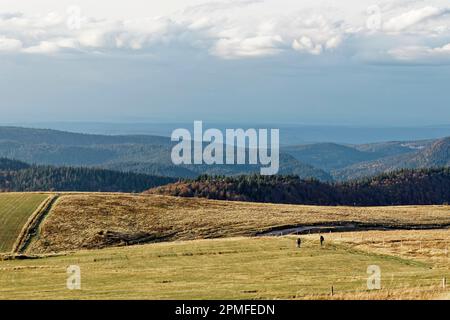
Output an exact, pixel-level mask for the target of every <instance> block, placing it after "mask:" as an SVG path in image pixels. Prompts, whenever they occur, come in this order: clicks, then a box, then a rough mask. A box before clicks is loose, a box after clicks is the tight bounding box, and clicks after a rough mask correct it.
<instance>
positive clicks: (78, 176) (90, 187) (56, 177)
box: [0, 159, 176, 192]
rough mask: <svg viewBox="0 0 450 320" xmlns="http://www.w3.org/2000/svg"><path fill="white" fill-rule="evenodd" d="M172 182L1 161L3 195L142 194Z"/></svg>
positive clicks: (114, 173) (98, 170)
mask: <svg viewBox="0 0 450 320" xmlns="http://www.w3.org/2000/svg"><path fill="white" fill-rule="evenodd" d="M174 181H176V179H173V178H165V177H158V176H151V175H145V174H136V173H125V172H117V171H111V170H103V169H92V168H78V167H53V166H30V165H27V164H26V163H23V162H20V161H15V160H9V159H0V191H86V192H89V191H104V192H142V191H143V190H147V189H148V188H152V187H156V186H160V185H163V184H167V183H171V182H174Z"/></svg>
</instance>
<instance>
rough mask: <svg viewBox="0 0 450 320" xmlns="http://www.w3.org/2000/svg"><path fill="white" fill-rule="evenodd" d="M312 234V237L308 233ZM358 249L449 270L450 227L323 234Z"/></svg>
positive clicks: (327, 237)
mask: <svg viewBox="0 0 450 320" xmlns="http://www.w3.org/2000/svg"><path fill="white" fill-rule="evenodd" d="M307 237H312V236H309V235H308V236H307ZM325 238H326V239H327V240H329V241H332V242H333V243H346V244H349V245H351V246H352V247H353V248H355V249H358V250H364V251H368V252H371V253H378V254H388V255H393V256H397V257H401V258H405V259H414V260H417V261H424V262H427V263H432V264H433V265H434V266H435V267H446V268H448V269H450V258H449V255H450V253H449V249H450V229H442V230H395V231H394V230H393V231H365V232H343V233H333V234H328V235H325Z"/></svg>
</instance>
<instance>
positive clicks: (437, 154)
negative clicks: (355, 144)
mask: <svg viewBox="0 0 450 320" xmlns="http://www.w3.org/2000/svg"><path fill="white" fill-rule="evenodd" d="M448 166H450V137H447V138H443V139H438V140H436V141H433V142H431V143H430V142H428V143H427V144H426V145H425V146H423V148H418V149H413V151H412V152H410V153H402V154H398V155H391V156H387V157H383V158H379V159H376V160H373V161H365V162H360V163H356V164H353V165H351V166H348V167H345V168H341V169H337V170H335V171H333V172H332V175H333V176H334V177H335V178H336V179H338V180H351V179H359V178H363V177H367V176H373V175H377V174H380V173H386V172H390V171H395V170H398V169H402V168H407V169H419V168H438V167H448Z"/></svg>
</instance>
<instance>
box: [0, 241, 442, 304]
mask: <svg viewBox="0 0 450 320" xmlns="http://www.w3.org/2000/svg"><path fill="white" fill-rule="evenodd" d="M334 236H338V235H334ZM410 236H411V235H410V234H409V235H405V237H410ZM318 238H319V236H318V235H308V236H305V237H304V239H303V240H304V241H303V244H302V247H301V248H300V249H298V248H296V237H294V236H287V237H258V238H228V239H213V240H194V241H181V242H166V243H158V244H147V245H137V246H130V247H120V248H107V249H102V250H85V251H78V252H75V253H69V254H65V255H60V256H53V257H46V258H40V259H33V260H11V261H2V262H0V298H2V299H334V298H336V299H352V298H361V299H371V298H373V299H378V298H388V299H423V298H425V299H432V298H442V297H443V296H444V295H447V294H448V291H446V290H443V289H441V288H440V284H441V279H442V277H444V276H446V277H447V278H448V277H449V276H450V268H449V265H448V264H447V265H446V266H445V267H444V266H442V265H441V266H439V265H437V264H435V263H434V262H433V261H421V260H416V259H411V258H408V257H399V256H396V255H390V254H381V253H375V252H372V251H371V250H370V249H369V250H368V249H367V248H365V250H360V249H358V248H355V246H354V244H353V243H351V242H349V243H347V242H345V241H332V240H331V239H329V238H328V236H326V241H325V245H324V246H323V247H321V246H320V243H319V241H318ZM343 240H344V239H343ZM69 265H77V266H79V267H80V268H81V290H68V289H67V288H66V280H67V277H68V276H67V274H66V268H67V267H68V266H69ZM369 265H378V266H379V267H380V268H381V271H382V282H381V284H382V289H381V290H373V291H369V290H367V277H368V274H367V267H368V266H369ZM332 286H333V289H334V295H333V296H331V287H332Z"/></svg>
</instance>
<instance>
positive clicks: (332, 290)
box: [331, 286, 334, 296]
mask: <svg viewBox="0 0 450 320" xmlns="http://www.w3.org/2000/svg"><path fill="white" fill-rule="evenodd" d="M331 296H334V287H333V286H331Z"/></svg>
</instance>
